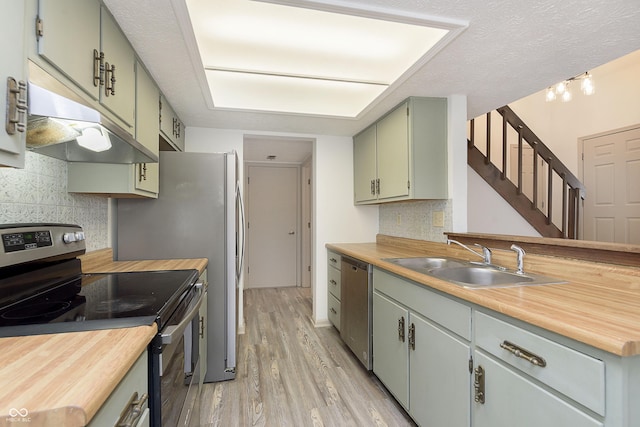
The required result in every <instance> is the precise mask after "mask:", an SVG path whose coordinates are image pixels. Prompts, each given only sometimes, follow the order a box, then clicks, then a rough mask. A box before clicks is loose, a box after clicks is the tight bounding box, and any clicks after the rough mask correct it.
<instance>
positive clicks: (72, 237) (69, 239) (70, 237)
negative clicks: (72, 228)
mask: <svg viewBox="0 0 640 427" xmlns="http://www.w3.org/2000/svg"><path fill="white" fill-rule="evenodd" d="M62 241H63V242H65V243H73V242H75V241H76V233H64V234H63V235H62Z"/></svg>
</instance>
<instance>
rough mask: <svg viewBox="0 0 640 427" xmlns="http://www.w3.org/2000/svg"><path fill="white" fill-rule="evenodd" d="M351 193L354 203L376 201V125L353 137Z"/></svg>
mask: <svg viewBox="0 0 640 427" xmlns="http://www.w3.org/2000/svg"><path fill="white" fill-rule="evenodd" d="M353 176H354V181H353V191H354V195H355V202H356V203H363V202H370V201H374V200H376V190H375V189H376V125H375V124H373V125H371V126H369V127H368V128H366V129H365V130H364V131H362V132H360V133H359V134H358V135H356V136H354V137H353Z"/></svg>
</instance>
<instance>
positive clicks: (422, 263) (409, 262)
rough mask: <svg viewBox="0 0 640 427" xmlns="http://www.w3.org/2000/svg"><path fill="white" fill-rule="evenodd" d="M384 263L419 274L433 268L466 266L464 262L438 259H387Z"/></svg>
mask: <svg viewBox="0 0 640 427" xmlns="http://www.w3.org/2000/svg"><path fill="white" fill-rule="evenodd" d="M385 261H389V262H392V263H394V264H398V265H400V266H402V267H405V268H408V269H410V270H414V271H419V272H421V273H426V272H428V271H429V270H432V269H434V268H449V267H462V266H464V265H466V264H467V263H466V262H465V261H460V260H456V259H453V258H439V257H420V258H387V259H385Z"/></svg>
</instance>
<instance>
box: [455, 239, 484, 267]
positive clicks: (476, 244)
mask: <svg viewBox="0 0 640 427" xmlns="http://www.w3.org/2000/svg"><path fill="white" fill-rule="evenodd" d="M452 243H455V244H456V245H458V246H462V247H463V248H465V249H466V250H468V251H469V252H471V253H472V254H476V255H478V256H479V257H481V258H482V259H483V262H484V263H485V264H491V249H489V248H487V247H486V246H482V245H480V244H478V243H474V245H475V246H478V247H480V248H481V249H482V253H479V252H476V251H474V250H473V249H471V248H470V247H468V246H467V245H465V244H463V243H460V242H458V241H457V240H453V239H447V245H450V244H452Z"/></svg>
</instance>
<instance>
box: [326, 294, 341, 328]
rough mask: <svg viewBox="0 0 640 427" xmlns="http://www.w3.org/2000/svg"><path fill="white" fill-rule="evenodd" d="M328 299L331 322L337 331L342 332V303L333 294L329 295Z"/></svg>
mask: <svg viewBox="0 0 640 427" xmlns="http://www.w3.org/2000/svg"><path fill="white" fill-rule="evenodd" d="M328 299H329V301H328V304H329V321H330V322H331V323H333V326H335V327H336V329H337V330H340V301H339V300H338V299H337V298H336V297H334V296H333V295H331V294H329V298H328Z"/></svg>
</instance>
